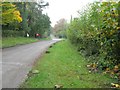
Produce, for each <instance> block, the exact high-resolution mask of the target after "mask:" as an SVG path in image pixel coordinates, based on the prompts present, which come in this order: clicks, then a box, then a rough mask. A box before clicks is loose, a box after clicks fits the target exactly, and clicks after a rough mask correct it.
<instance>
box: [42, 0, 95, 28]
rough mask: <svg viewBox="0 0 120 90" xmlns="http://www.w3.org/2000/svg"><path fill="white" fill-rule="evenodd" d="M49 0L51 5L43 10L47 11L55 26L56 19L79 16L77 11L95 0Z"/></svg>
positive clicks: (68, 18)
mask: <svg viewBox="0 0 120 90" xmlns="http://www.w3.org/2000/svg"><path fill="white" fill-rule="evenodd" d="M45 1H47V2H49V7H48V8H46V9H44V10H43V13H47V14H48V16H49V17H50V20H51V22H52V23H51V25H52V26H54V25H55V23H56V21H58V20H59V19H61V18H65V19H66V20H68V21H69V20H70V18H71V15H72V17H76V16H77V11H78V10H81V9H82V7H83V6H85V5H86V4H87V3H89V2H93V1H95V0H45Z"/></svg>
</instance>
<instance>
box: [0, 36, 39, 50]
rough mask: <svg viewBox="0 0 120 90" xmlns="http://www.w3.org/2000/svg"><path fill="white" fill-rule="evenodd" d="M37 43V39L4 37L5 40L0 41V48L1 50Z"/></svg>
mask: <svg viewBox="0 0 120 90" xmlns="http://www.w3.org/2000/svg"><path fill="white" fill-rule="evenodd" d="M37 41H38V39H35V38H25V37H6V38H2V40H1V42H2V43H1V44H2V45H0V46H2V48H6V47H11V46H16V45H22V44H28V43H32V42H37ZM0 48H1V47H0Z"/></svg>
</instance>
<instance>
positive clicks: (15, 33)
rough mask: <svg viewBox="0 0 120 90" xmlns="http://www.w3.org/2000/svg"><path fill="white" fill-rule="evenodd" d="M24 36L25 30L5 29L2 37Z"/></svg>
mask: <svg viewBox="0 0 120 90" xmlns="http://www.w3.org/2000/svg"><path fill="white" fill-rule="evenodd" d="M19 36H21V37H24V36H25V31H15V30H3V31H2V37H19Z"/></svg>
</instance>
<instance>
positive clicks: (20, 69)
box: [0, 39, 59, 88]
mask: <svg viewBox="0 0 120 90" xmlns="http://www.w3.org/2000/svg"><path fill="white" fill-rule="evenodd" d="M57 41H59V39H58V40H57V39H54V40H50V41H40V42H36V43H32V44H27V45H21V46H15V47H11V48H5V49H3V50H2V62H0V65H2V88H18V87H19V85H20V84H21V83H22V82H23V81H24V80H25V78H26V77H27V73H28V72H29V71H30V70H31V68H32V66H33V64H34V62H35V61H36V59H37V58H38V57H39V56H40V55H41V54H42V53H43V52H44V51H45V50H46V49H47V48H48V47H49V46H50V45H51V44H53V43H55V42H57Z"/></svg>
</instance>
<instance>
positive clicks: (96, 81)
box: [21, 41, 115, 88]
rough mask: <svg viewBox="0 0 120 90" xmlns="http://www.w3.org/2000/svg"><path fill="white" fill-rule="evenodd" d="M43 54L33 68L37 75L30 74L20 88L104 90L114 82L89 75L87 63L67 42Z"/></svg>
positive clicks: (98, 75) (105, 77) (92, 74)
mask: <svg viewBox="0 0 120 90" xmlns="http://www.w3.org/2000/svg"><path fill="white" fill-rule="evenodd" d="M48 51H49V52H50V53H46V54H44V55H43V56H42V57H41V58H40V59H39V60H38V61H37V63H36V65H35V66H34V67H33V70H38V71H39V73H37V74H32V75H30V76H29V77H28V79H26V81H25V82H24V83H23V84H22V85H21V87H22V88H54V86H55V85H56V84H57V85H63V88H105V87H110V83H111V82H114V81H115V80H113V79H111V78H110V77H109V76H107V75H103V74H100V73H90V72H89V70H88V69H87V68H86V65H87V61H85V59H84V57H82V56H81V55H80V54H79V53H78V52H77V51H76V48H75V47H73V46H72V45H71V44H70V43H69V42H68V41H61V42H59V43H57V44H55V45H53V47H52V48H49V49H48Z"/></svg>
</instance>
